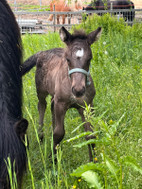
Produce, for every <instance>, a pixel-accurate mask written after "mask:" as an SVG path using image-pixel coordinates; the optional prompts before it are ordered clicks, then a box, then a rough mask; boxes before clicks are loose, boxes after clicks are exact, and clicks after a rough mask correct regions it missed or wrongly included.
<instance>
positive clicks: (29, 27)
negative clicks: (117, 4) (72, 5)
mask: <svg viewBox="0 0 142 189" xmlns="http://www.w3.org/2000/svg"><path fill="white" fill-rule="evenodd" d="M14 13H15V16H16V19H17V22H18V24H19V27H20V30H21V33H22V34H25V33H32V34H33V33H38V34H43V33H47V32H49V31H54V32H55V31H56V30H58V28H59V27H61V26H65V27H67V28H68V29H69V28H70V27H71V26H73V25H75V24H79V23H81V22H82V19H83V18H84V17H85V16H86V17H87V16H90V15H92V14H98V15H100V16H101V15H103V14H105V13H110V14H111V15H114V16H116V17H117V19H118V20H119V19H120V18H121V17H123V18H124V19H125V21H126V24H129V25H132V24H134V23H137V22H142V9H132V10H131V11H130V9H120V10H118V9H117V10H94V11H85V10H82V11H75V12H55V11H53V12H51V11H41V12H39V11H38V12H27V11H15V12H14ZM51 15H52V18H53V20H52V21H49V18H50V16H51ZM84 15H85V16H84ZM131 16H133V17H131ZM58 17H59V23H57V18H58ZM130 17H131V18H133V19H128V18H130ZM63 18H65V23H64V24H63V23H62V22H63Z"/></svg>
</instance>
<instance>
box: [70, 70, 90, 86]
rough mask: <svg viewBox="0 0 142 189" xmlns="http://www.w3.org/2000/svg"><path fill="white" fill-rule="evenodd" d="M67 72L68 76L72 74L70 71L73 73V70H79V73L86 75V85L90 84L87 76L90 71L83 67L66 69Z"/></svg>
mask: <svg viewBox="0 0 142 189" xmlns="http://www.w3.org/2000/svg"><path fill="white" fill-rule="evenodd" d="M68 72H69V73H68V74H69V76H70V75H71V74H72V73H75V72H79V73H83V74H84V75H86V76H87V82H86V85H87V86H89V85H90V84H91V81H90V80H89V76H90V71H88V72H87V71H86V70H84V69H81V68H74V69H72V70H68Z"/></svg>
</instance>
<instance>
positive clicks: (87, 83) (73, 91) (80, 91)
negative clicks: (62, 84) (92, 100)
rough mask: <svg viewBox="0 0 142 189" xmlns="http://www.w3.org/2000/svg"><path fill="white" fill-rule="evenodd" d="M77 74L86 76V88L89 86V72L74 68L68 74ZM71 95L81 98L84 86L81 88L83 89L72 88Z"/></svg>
mask: <svg viewBox="0 0 142 189" xmlns="http://www.w3.org/2000/svg"><path fill="white" fill-rule="evenodd" d="M77 72H78V73H82V74H84V75H86V86H89V85H90V84H91V82H90V80H89V76H90V72H89V71H88V72H87V71H86V70H84V69H81V68H74V69H72V70H69V73H68V74H69V76H70V75H71V74H72V73H77ZM72 93H73V94H74V95H75V96H76V97H78V98H79V97H81V96H83V95H84V94H85V86H83V87H81V86H79V87H77V88H76V87H75V86H73V87H72Z"/></svg>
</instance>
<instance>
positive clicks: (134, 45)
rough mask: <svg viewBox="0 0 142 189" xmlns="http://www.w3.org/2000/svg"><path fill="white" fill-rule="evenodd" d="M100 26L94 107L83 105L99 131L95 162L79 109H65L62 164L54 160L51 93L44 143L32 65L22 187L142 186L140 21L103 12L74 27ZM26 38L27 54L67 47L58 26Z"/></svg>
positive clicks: (26, 79) (26, 88)
mask: <svg viewBox="0 0 142 189" xmlns="http://www.w3.org/2000/svg"><path fill="white" fill-rule="evenodd" d="M98 26H101V27H102V29H103V31H102V35H101V38H100V39H99V41H98V42H96V43H94V44H93V45H92V52H93V59H92V61H91V67H90V72H91V75H92V77H93V80H94V84H95V87H96V96H95V98H94V111H93V113H91V111H90V107H89V106H88V107H87V106H86V109H85V116H86V120H88V121H90V122H91V123H92V126H93V130H94V133H95V134H96V139H95V142H96V149H95V150H96V157H94V159H95V161H97V163H96V164H94V163H89V155H88V148H87V144H86V141H85V137H84V136H85V133H84V130H83V126H82V125H81V123H82V122H81V118H80V117H79V115H78V113H77V111H76V110H75V109H71V110H69V111H68V112H67V114H66V118H65V131H66V134H65V138H64V139H63V141H62V143H61V145H60V146H59V147H58V154H57V157H58V164H57V165H55V164H54V161H53V163H52V159H53V157H52V158H49V155H50V154H52V144H53V143H52V127H51V126H52V122H51V120H52V118H51V112H50V99H51V98H50V97H48V98H47V110H46V114H45V120H44V133H45V139H44V141H43V142H42V143H40V141H39V138H38V127H39V126H38V110H37V102H38V100H37V95H36V88H35V79H34V77H35V68H34V69H32V70H31V71H30V72H29V73H28V74H27V75H25V76H24V77H23V117H24V118H26V119H27V120H28V121H29V127H28V133H27V134H28V141H29V149H27V153H28V166H27V172H26V174H25V176H24V179H23V189H72V188H74V189H75V188H76V189H78V188H79V189H87V188H97V189H104V188H105V189H118V188H119V189H122V188H125V189H140V188H142V32H141V31H142V24H134V25H133V26H132V27H130V26H127V25H125V23H124V22H123V20H120V21H119V22H118V21H117V19H115V18H111V17H110V16H109V15H104V16H102V17H99V16H94V17H93V18H92V19H88V20H87V21H85V22H83V23H82V24H81V25H78V26H76V28H77V29H79V28H84V29H85V30H86V32H87V33H88V32H91V31H93V30H95V29H96V28H97V27H98ZM71 32H72V30H71ZM22 41H23V50H24V60H25V59H27V58H28V57H29V56H31V55H33V54H34V53H36V52H38V51H42V50H47V49H51V48H55V47H64V44H63V43H62V42H61V40H60V38H59V34H58V32H57V33H48V34H46V35H28V34H26V35H24V36H22ZM90 142H94V141H90Z"/></svg>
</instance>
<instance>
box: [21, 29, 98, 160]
mask: <svg viewBox="0 0 142 189" xmlns="http://www.w3.org/2000/svg"><path fill="white" fill-rule="evenodd" d="M100 33H101V28H98V29H97V30H95V31H93V32H91V33H89V34H88V35H87V34H85V33H84V32H82V31H76V32H75V33H74V34H73V35H71V34H70V33H69V32H68V31H67V30H66V29H65V28H64V27H62V28H61V29H60V38H61V40H62V41H63V42H65V43H66V45H67V47H66V48H65V49H63V48H55V49H51V50H47V51H41V52H38V53H37V54H35V55H33V56H31V57H30V58H29V59H28V60H27V61H25V63H24V64H23V65H22V68H21V71H22V75H24V74H25V73H26V72H28V71H29V70H30V69H31V68H32V67H33V66H34V65H36V67H37V69H36V75H35V80H36V89H37V96H38V100H39V102H38V110H39V124H40V125H41V126H43V118H44V113H45V109H46V100H45V99H46V97H47V95H48V94H50V95H51V96H52V102H51V110H52V117H53V126H55V128H54V133H53V139H54V153H56V146H57V144H59V143H60V142H61V140H62V139H63V137H64V134H65V130H64V117H65V113H66V111H67V110H68V109H69V108H72V107H74V108H76V109H77V110H78V112H79V114H80V115H81V117H82V120H83V122H84V121H85V118H84V115H83V107H82V106H84V105H85V104H84V102H86V103H87V104H88V105H89V104H90V105H91V106H92V101H93V98H94V96H95V88H94V84H93V80H92V78H91V76H90V72H89V66H90V61H91V59H92V52H91V48H90V45H91V44H92V43H94V42H95V41H96V40H97V39H98V38H99V36H100ZM84 128H85V131H92V129H91V126H90V124H89V123H85V124H84ZM89 138H90V137H87V138H86V139H87V140H88V139H89ZM92 146H93V147H94V145H92ZM89 155H90V160H92V158H93V157H92V153H91V147H90V146H89Z"/></svg>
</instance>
